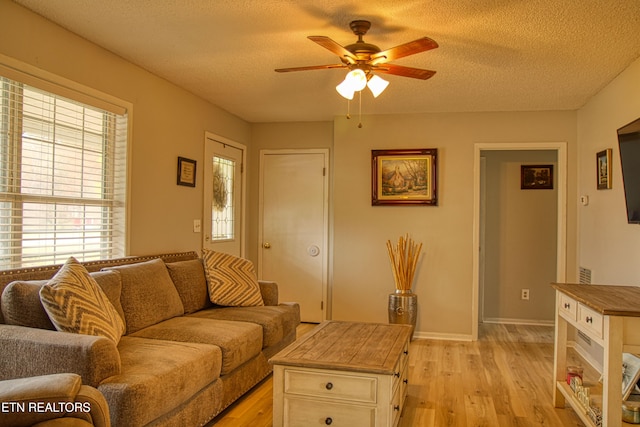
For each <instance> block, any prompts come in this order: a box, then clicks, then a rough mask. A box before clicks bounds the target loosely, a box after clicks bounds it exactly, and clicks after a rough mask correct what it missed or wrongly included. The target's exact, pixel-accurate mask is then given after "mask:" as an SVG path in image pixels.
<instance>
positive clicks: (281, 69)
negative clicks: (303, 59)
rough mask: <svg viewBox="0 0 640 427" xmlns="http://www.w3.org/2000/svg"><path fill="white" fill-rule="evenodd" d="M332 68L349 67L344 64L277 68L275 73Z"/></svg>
mask: <svg viewBox="0 0 640 427" xmlns="http://www.w3.org/2000/svg"><path fill="white" fill-rule="evenodd" d="M331 68H347V66H346V65H344V64H332V65H310V66H308V67H292V68H276V69H275V71H277V72H278V73H288V72H290V71H310V70H329V69H331Z"/></svg>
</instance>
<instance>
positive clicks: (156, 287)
mask: <svg viewBox="0 0 640 427" xmlns="http://www.w3.org/2000/svg"><path fill="white" fill-rule="evenodd" d="M105 270H108V271H117V272H118V273H120V280H121V281H122V294H121V297H120V301H121V302H122V309H123V311H124V318H125V321H126V324H127V335H128V334H131V333H133V332H136V331H139V330H140V329H142V328H145V327H147V326H151V325H155V324H156V323H159V322H162V321H163V320H167V319H171V318H172V317H175V316H181V315H182V314H184V308H183V306H182V301H181V300H180V295H178V291H177V290H176V287H175V286H174V285H173V282H172V281H171V277H170V276H169V272H168V271H167V267H166V266H165V264H164V261H162V260H161V259H154V260H151V261H146V262H139V263H136V264H128V265H120V266H115V267H107V268H106V269H105Z"/></svg>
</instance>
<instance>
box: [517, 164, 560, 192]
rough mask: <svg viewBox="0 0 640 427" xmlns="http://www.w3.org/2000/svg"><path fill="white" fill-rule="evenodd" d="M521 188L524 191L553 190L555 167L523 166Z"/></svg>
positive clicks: (521, 168)
mask: <svg viewBox="0 0 640 427" xmlns="http://www.w3.org/2000/svg"><path fill="white" fill-rule="evenodd" d="M520 188H521V189H522V190H552V189H553V165H521V166H520Z"/></svg>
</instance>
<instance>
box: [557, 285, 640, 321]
mask: <svg viewBox="0 0 640 427" xmlns="http://www.w3.org/2000/svg"><path fill="white" fill-rule="evenodd" d="M551 285H552V286H553V287H554V288H555V289H557V290H558V291H560V292H563V293H565V294H567V295H569V296H570V297H572V298H574V299H575V300H576V301H578V302H581V303H582V304H584V305H586V306H588V307H589V308H592V309H593V310H595V311H597V312H598V313H600V314H602V315H606V316H628V317H640V287H637V286H614V285H580V284H573V283H552V284H551Z"/></svg>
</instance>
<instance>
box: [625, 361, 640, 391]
mask: <svg viewBox="0 0 640 427" xmlns="http://www.w3.org/2000/svg"><path fill="white" fill-rule="evenodd" d="M639 380H640V357H638V356H636V355H635V354H631V353H622V400H627V399H628V398H629V396H630V395H631V393H632V392H633V391H634V389H635V388H636V385H637V384H638V381H639Z"/></svg>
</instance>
